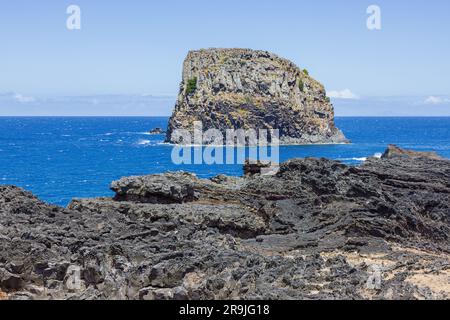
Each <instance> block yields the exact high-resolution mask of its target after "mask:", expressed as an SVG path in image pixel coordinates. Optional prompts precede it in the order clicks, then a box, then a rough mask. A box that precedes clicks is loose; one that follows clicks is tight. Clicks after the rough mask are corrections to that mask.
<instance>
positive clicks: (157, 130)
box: [150, 128, 166, 135]
mask: <svg viewBox="0 0 450 320" xmlns="http://www.w3.org/2000/svg"><path fill="white" fill-rule="evenodd" d="M150 134H154V135H157V134H166V132H165V131H164V130H163V129H161V128H155V129H152V130H150Z"/></svg>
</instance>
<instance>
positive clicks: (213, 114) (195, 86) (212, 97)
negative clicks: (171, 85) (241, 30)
mask: <svg viewBox="0 0 450 320" xmlns="http://www.w3.org/2000/svg"><path fill="white" fill-rule="evenodd" d="M196 121H200V122H202V124H203V131H206V130H208V129H218V130H220V131H221V132H222V134H223V135H224V137H225V132H226V130H227V129H245V130H248V129H254V130H256V131H257V130H259V129H267V130H270V129H278V130H279V135H280V143H281V144H308V143H344V142H348V141H347V140H346V139H345V137H344V135H343V133H342V132H341V131H340V130H339V129H338V128H336V127H335V125H334V110H333V106H332V104H331V103H330V100H329V99H328V98H327V96H326V92H325V88H324V86H323V85H322V84H321V83H319V82H318V81H316V80H315V79H313V78H312V77H310V76H309V74H308V72H307V71H306V70H301V69H300V68H299V67H297V66H296V65H295V64H294V63H292V62H291V61H289V60H287V59H283V58H280V57H278V56H276V55H275V54H272V53H270V52H267V51H258V50H250V49H203V50H198V51H191V52H189V54H188V56H187V57H186V60H185V61H184V65H183V79H182V82H181V85H180V93H179V95H178V101H177V104H176V106H175V110H174V112H173V114H172V117H171V118H170V120H169V126H168V132H167V138H166V141H167V142H171V143H180V144H183V143H184V144H186V143H187V144H191V143H192V141H184V142H183V141H182V140H181V139H180V137H179V136H177V135H174V131H175V130H176V129H185V130H188V131H190V132H192V131H193V130H194V129H193V126H194V122H196ZM207 142H208V141H207Z"/></svg>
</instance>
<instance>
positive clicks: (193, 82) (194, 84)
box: [186, 78, 197, 95]
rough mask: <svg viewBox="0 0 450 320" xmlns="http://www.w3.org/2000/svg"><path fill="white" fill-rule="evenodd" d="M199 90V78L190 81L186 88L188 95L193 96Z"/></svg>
mask: <svg viewBox="0 0 450 320" xmlns="http://www.w3.org/2000/svg"><path fill="white" fill-rule="evenodd" d="M195 90H197V78H193V79H189V80H188V83H187V87H186V94H187V95H190V94H193V93H194V92H195Z"/></svg>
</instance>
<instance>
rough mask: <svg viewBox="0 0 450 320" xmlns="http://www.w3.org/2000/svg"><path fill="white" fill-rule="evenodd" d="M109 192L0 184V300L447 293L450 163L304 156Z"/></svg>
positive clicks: (123, 184)
mask: <svg viewBox="0 0 450 320" xmlns="http://www.w3.org/2000/svg"><path fill="white" fill-rule="evenodd" d="M404 153H406V154H407V152H404ZM112 188H113V190H115V191H116V192H117V196H116V197H115V198H114V199H109V198H102V199H82V200H74V201H72V203H71V204H70V205H69V206H68V208H67V209H63V208H59V207H55V206H50V205H48V204H45V203H43V202H41V201H39V200H38V199H37V198H35V197H34V196H33V195H32V194H30V193H28V192H24V191H23V190H21V189H19V188H16V187H10V186H2V187H0V298H6V299H67V298H73V299H117V298H118V299H236V298H239V299H260V298H263V299H291V298H294V299H358V298H370V299H416V298H425V299H435V298H447V299H448V298H450V285H449V283H450V282H449V281H448V280H449V277H450V161H448V160H440V159H434V158H433V157H429V156H421V157H413V158H411V157H408V156H407V155H404V156H401V157H392V158H385V159H375V158H371V159H369V160H368V161H367V162H365V163H364V164H363V165H361V166H358V167H352V166H346V165H344V164H342V163H339V162H336V161H331V160H326V159H313V158H307V159H295V160H291V161H288V162H286V163H283V164H282V165H281V166H280V169H279V171H278V173H276V174H273V175H250V176H248V177H243V178H233V177H226V176H218V177H216V178H213V179H199V178H197V177H195V176H194V175H192V174H186V173H168V174H165V175H151V176H145V177H129V178H124V179H121V180H119V181H117V182H114V183H113V184H112ZM183 190H189V191H188V192H185V191H183ZM185 195H189V196H187V197H186V196H185ZM77 270H78V275H79V281H74V275H76V272H75V273H74V271H77Z"/></svg>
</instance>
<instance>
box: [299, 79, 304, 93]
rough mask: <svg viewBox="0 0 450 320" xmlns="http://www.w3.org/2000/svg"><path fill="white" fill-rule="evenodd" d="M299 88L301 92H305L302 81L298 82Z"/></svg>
mask: <svg viewBox="0 0 450 320" xmlns="http://www.w3.org/2000/svg"><path fill="white" fill-rule="evenodd" d="M298 88H299V89H300V91H301V92H303V91H304V90H305V84H304V83H303V80H302V79H299V80H298Z"/></svg>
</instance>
